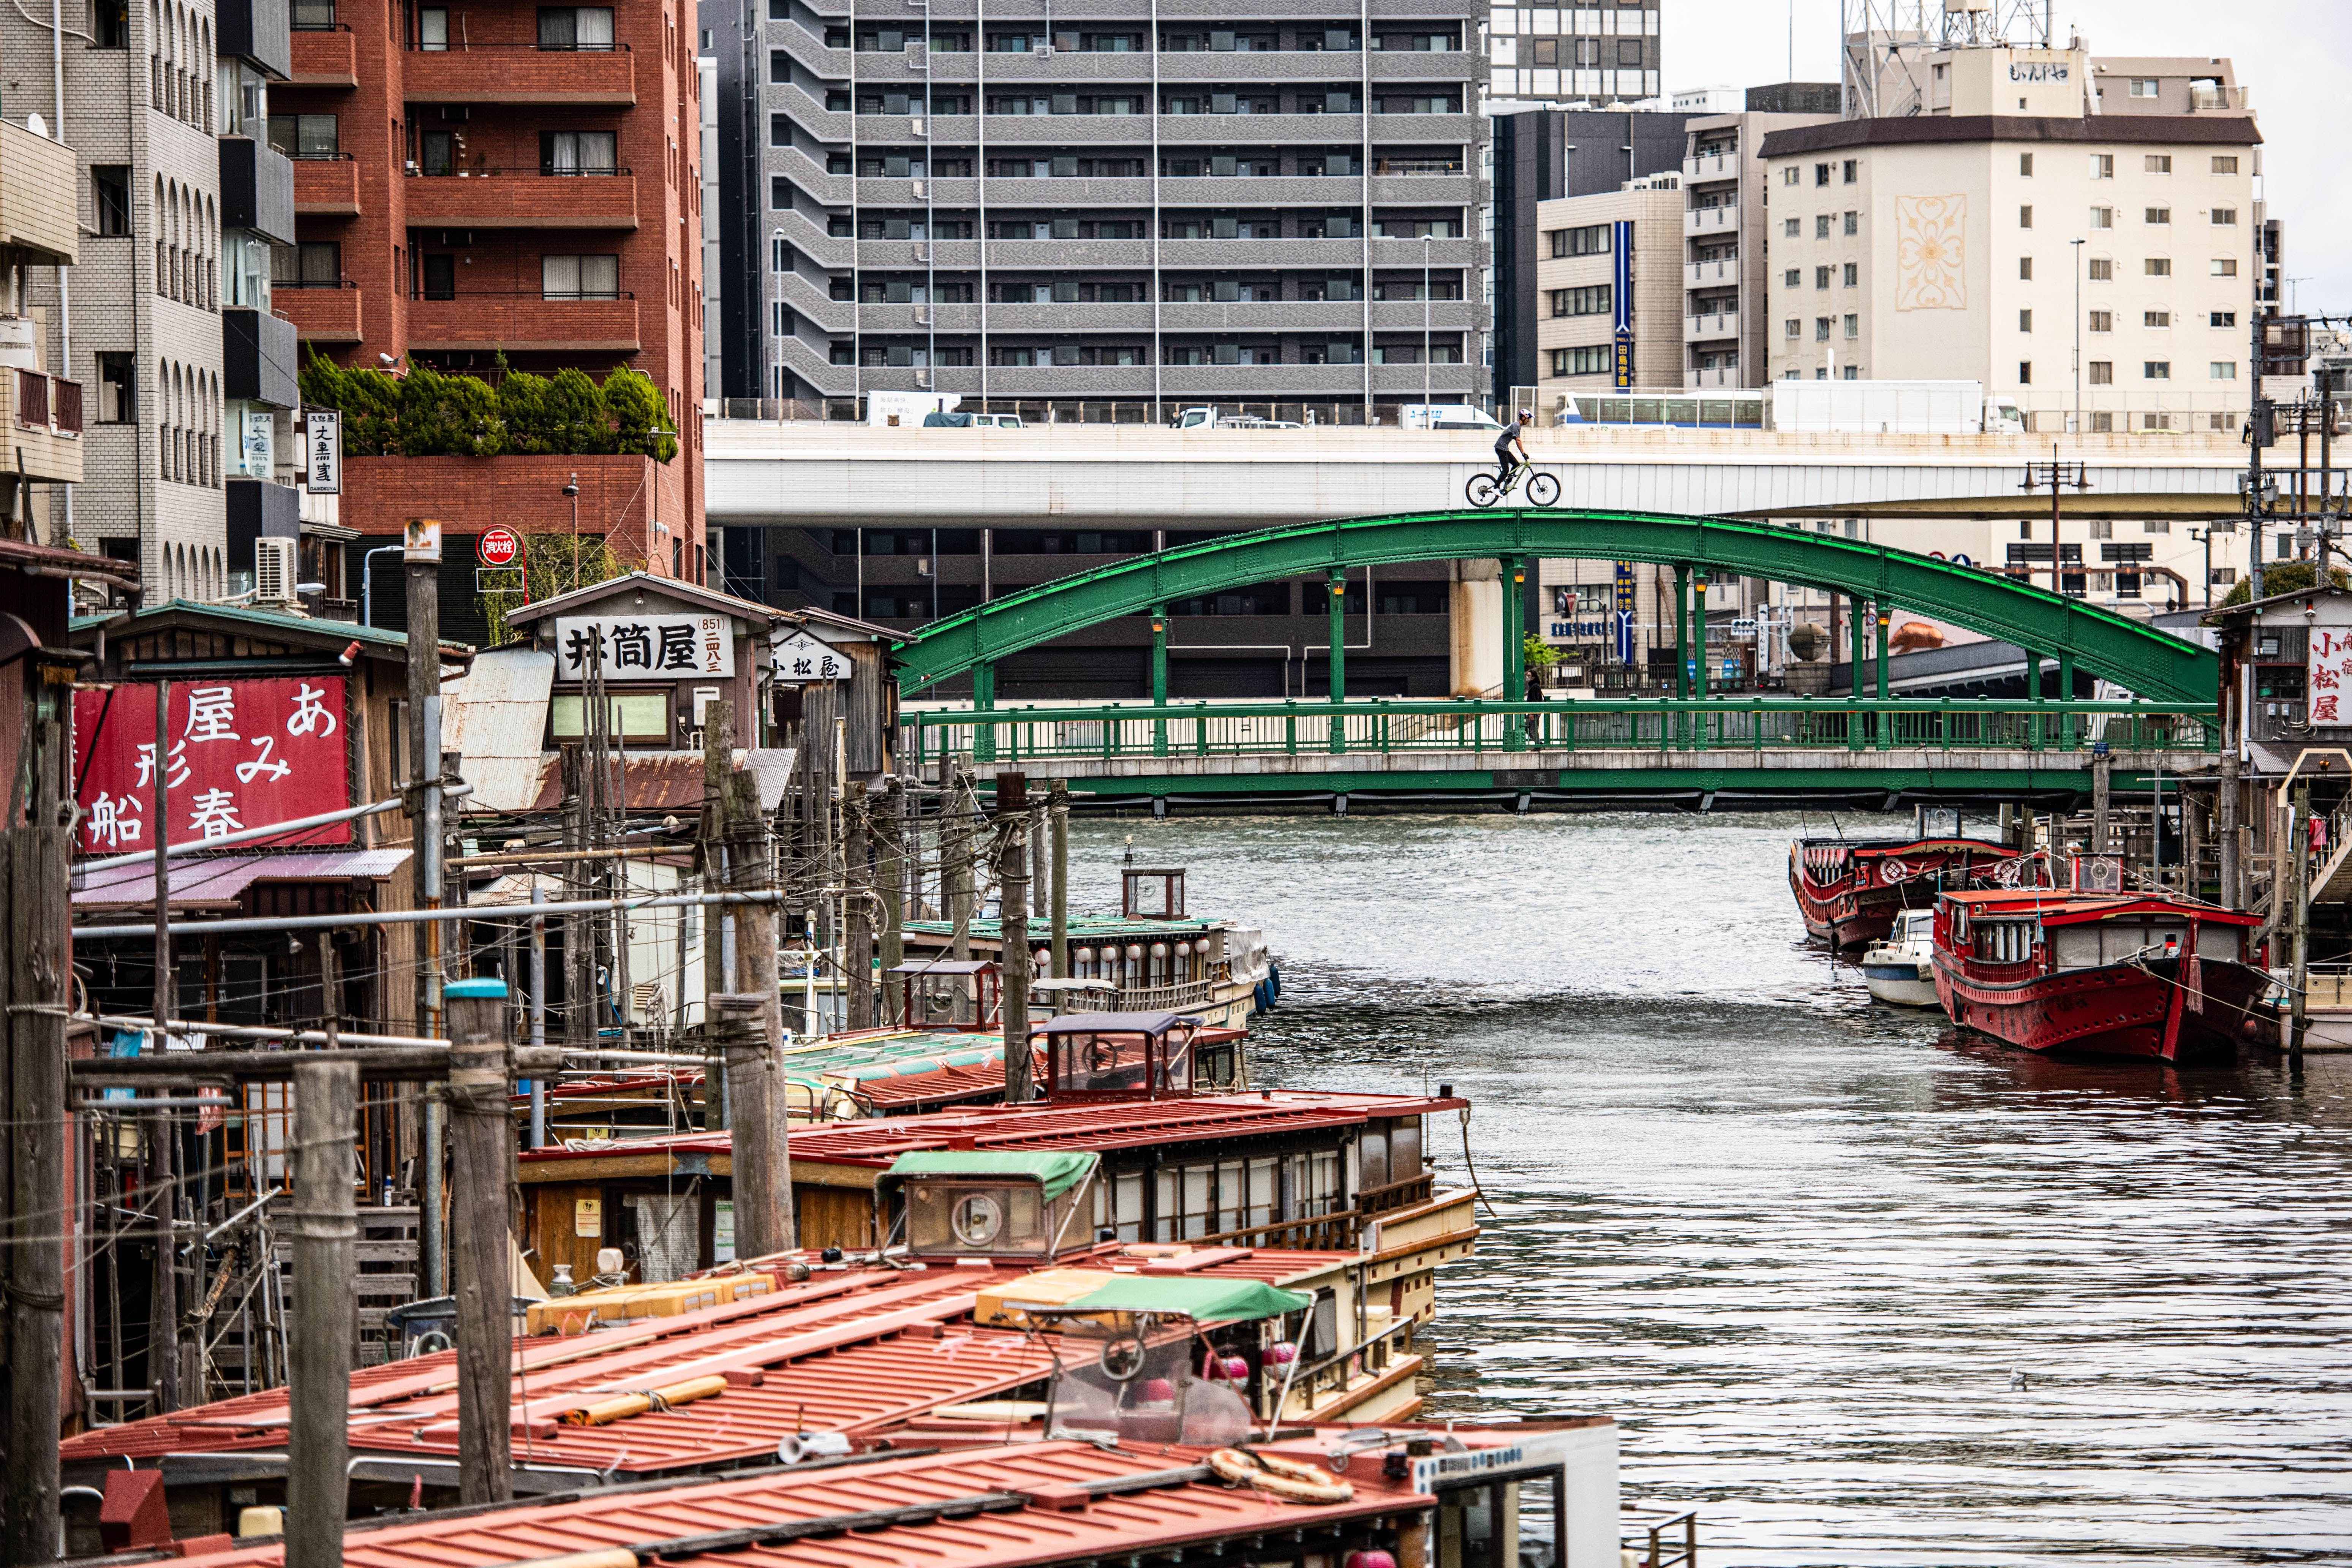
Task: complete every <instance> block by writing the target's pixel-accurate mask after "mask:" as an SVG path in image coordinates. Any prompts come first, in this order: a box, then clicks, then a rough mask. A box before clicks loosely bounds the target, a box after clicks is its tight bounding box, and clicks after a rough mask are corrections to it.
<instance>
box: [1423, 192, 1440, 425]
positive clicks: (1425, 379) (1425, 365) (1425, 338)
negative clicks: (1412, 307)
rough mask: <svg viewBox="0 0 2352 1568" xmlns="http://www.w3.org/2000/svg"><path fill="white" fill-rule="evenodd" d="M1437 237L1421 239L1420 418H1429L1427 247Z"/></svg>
mask: <svg viewBox="0 0 2352 1568" xmlns="http://www.w3.org/2000/svg"><path fill="white" fill-rule="evenodd" d="M1436 243H1437V237H1436V236H1435V235H1433V234H1430V233H1427V232H1425V231H1424V232H1423V235H1422V237H1421V416H1422V417H1423V419H1427V418H1428V417H1429V345H1430V341H1431V340H1430V335H1429V247H1431V246H1433V245H1435V244H1436Z"/></svg>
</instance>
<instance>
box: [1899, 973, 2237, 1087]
mask: <svg viewBox="0 0 2352 1568" xmlns="http://www.w3.org/2000/svg"><path fill="white" fill-rule="evenodd" d="M2267 985H2268V980H2267V977H2266V976H2264V975H2263V973H2262V972H2261V971H2259V970H2256V969H2252V968H2249V967H2248V966H2247V965H2245V964H2242V963H2231V962H2229V961H2228V960H2224V959H2210V958H2198V957H2194V956H2189V957H2175V958H2149V959H2146V960H2144V961H2142V962H2140V963H2110V964H2103V965H2100V966H2098V967H2096V968H2090V969H2068V970H2062V971H2060V972H2059V973H2055V974H2032V975H2027V976H2025V977H2023V978H2021V979H2019V980H2016V981H2011V982H1994V981H1989V980H1984V979H1979V978H1974V977H1971V976H1969V975H1968V974H1965V973H1961V972H1960V970H1959V969H1958V966H1957V965H1956V964H1955V963H1953V962H1952V961H1951V958H1950V956H1949V955H1948V954H1947V953H1945V952H1940V951H1939V952H1937V954H1936V994H1937V997H1939V998H1940V999H1941V1000H1942V1002H1943V1004H1944V1011H1945V1013H1946V1014H1948V1016H1950V1017H1951V1019H1952V1021H1953V1022H1954V1023H1956V1024H1958V1025H1960V1026H1963V1027H1965V1028H1969V1029H1974V1030H1976V1031H1978V1032H1979V1033H1980V1034H1986V1035H1990V1036H1992V1037H1994V1038H1995V1039H1999V1040H2003V1041H2006V1042H2007V1043H2009V1044H2010V1045H2012V1046H2016V1047H2020V1048H2021V1049H2024V1050H2029V1051H2063V1052H2081V1053H2084V1054H2086V1055H2092V1056H2108V1057H2137V1058H2141V1059H2143V1060H2150V1061H2162V1062H2177V1061H2180V1060H2182V1059H2184V1058H2189V1057H2194V1056H2198V1055H2200V1054H2205V1053H2209V1052H2214V1051H2227V1050H2229V1049H2231V1047H2234V1046H2235V1044H2236V1043H2237V1041H2238V1040H2239V1039H2240V1038H2241V1037H2242V1026H2243V1023H2244V1020H2245V1018H2246V1016H2247V1012H2246V1010H2247V1009H2248V1008H2250V1007H2252V1005H2253V1004H2254V1002H2255V1001H2256V1000H2257V999H2259V998H2260V997H2261V995H2262V994H2263V991H2264V989H2265V988H2266V987H2267Z"/></svg>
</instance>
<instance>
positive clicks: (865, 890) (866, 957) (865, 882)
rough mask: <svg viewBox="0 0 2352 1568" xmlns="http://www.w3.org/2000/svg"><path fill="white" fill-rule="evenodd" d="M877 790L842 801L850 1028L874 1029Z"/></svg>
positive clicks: (844, 946)
mask: <svg viewBox="0 0 2352 1568" xmlns="http://www.w3.org/2000/svg"><path fill="white" fill-rule="evenodd" d="M875 799H877V792H876V791H873V790H859V791H857V792H856V793H855V794H854V795H844V796H843V797H842V802H841V825H842V889H843V891H842V900H841V901H842V937H841V966H842V968H843V969H844V970H845V971H847V973H846V975H845V979H846V980H847V981H848V983H849V992H848V1003H849V1008H848V1012H849V1026H850V1027H851V1028H853V1029H870V1028H872V1027H873V1026H874V871H873V867H872V864H871V862H870V859H869V850H868V846H867V837H868V835H867V831H866V828H867V804H868V803H869V802H871V801H873V800H875Z"/></svg>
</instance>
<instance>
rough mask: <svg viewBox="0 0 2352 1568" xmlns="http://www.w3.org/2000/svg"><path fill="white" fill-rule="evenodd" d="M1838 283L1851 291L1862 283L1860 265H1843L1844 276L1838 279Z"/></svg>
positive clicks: (1856, 263)
mask: <svg viewBox="0 0 2352 1568" xmlns="http://www.w3.org/2000/svg"><path fill="white" fill-rule="evenodd" d="M1840 281H1842V282H1843V283H1844V284H1845V286H1846V287H1847V288H1849V289H1852V288H1853V287H1854V286H1855V285H1857V284H1858V283H1860V282H1861V281H1862V264H1861V263H1860V262H1858V261H1849V262H1847V263H1846V264H1845V275H1844V277H1843V279H1840Z"/></svg>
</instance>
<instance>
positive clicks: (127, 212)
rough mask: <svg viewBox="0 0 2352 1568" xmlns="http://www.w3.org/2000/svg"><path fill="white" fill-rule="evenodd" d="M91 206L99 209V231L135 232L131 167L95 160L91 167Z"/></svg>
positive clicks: (106, 233) (113, 232) (122, 233)
mask: <svg viewBox="0 0 2352 1568" xmlns="http://www.w3.org/2000/svg"><path fill="white" fill-rule="evenodd" d="M89 190H90V195H91V197H92V198H93V199H92V203H91V205H93V206H94V207H95V208H96V209H97V212H98V232H99V233H100V234H101V235H126V234H129V233H130V232H131V170H130V169H129V168H128V167H127V166H125V165H123V164H121V163H103V164H101V163H93V164H91V165H90V168H89Z"/></svg>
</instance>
